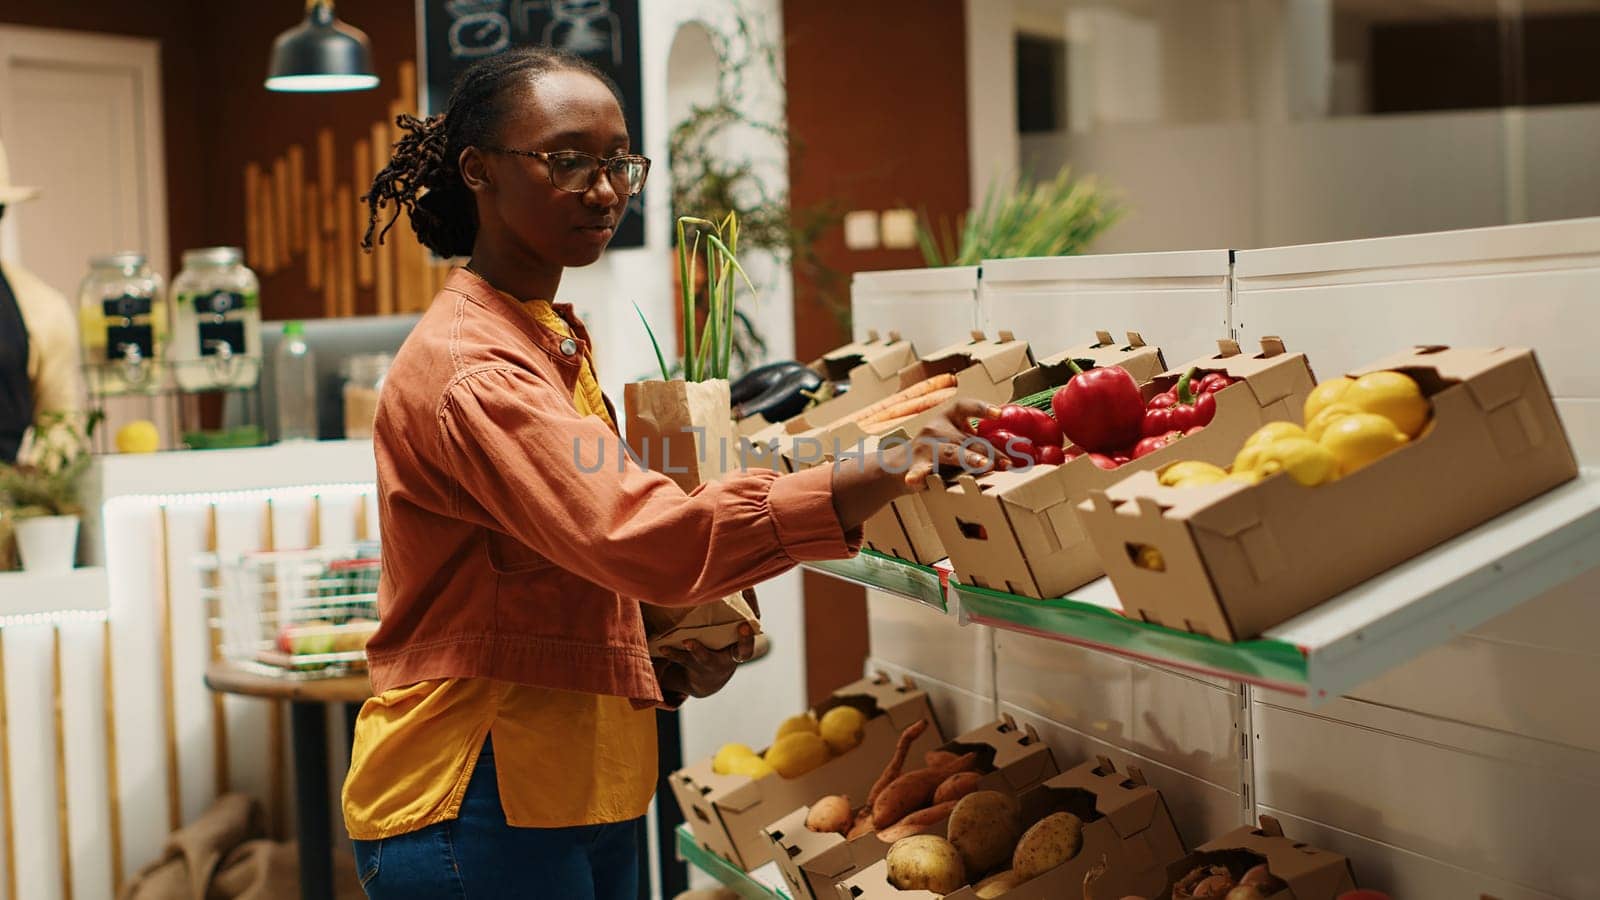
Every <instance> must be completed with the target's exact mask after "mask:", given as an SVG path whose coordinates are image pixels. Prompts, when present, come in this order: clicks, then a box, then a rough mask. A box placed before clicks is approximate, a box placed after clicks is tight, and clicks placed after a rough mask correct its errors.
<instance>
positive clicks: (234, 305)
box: [168, 247, 261, 391]
mask: <svg viewBox="0 0 1600 900" xmlns="http://www.w3.org/2000/svg"><path fill="white" fill-rule="evenodd" d="M172 294H173V300H174V304H173V305H174V309H173V327H172V348H171V352H170V353H169V354H168V362H169V365H170V366H171V367H172V371H173V375H174V377H176V378H177V381H178V384H179V386H180V387H182V388H183V389H184V390H186V391H204V390H215V389H219V388H223V389H228V388H253V387H255V386H256V382H257V380H259V379H260V377H261V286H260V282H259V281H257V279H256V273H254V272H252V271H250V269H249V268H248V267H247V266H245V264H244V251H242V250H240V249H239V248H238V247H204V248H201V249H198V250H188V251H185V252H184V254H183V271H182V272H179V273H178V277H177V278H174V279H173V280H172Z"/></svg>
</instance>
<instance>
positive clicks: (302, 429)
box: [273, 322, 317, 441]
mask: <svg viewBox="0 0 1600 900" xmlns="http://www.w3.org/2000/svg"><path fill="white" fill-rule="evenodd" d="M273 370H274V372H275V373H276V378H275V379H274V382H273V387H274V389H275V390H276V392H277V405H278V409H277V414H278V440H280V441H314V440H316V439H317V371H316V370H317V362H316V357H315V356H313V355H312V353H311V348H310V347H309V346H307V345H306V340H305V326H304V325H303V324H301V323H300V322H285V323H284V326H283V340H282V341H279V342H278V348H277V351H276V353H275V355H274V359H273Z"/></svg>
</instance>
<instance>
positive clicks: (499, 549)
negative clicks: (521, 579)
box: [484, 531, 551, 575]
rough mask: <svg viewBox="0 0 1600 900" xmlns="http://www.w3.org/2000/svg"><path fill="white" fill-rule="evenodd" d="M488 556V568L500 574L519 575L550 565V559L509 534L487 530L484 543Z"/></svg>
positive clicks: (546, 567)
mask: <svg viewBox="0 0 1600 900" xmlns="http://www.w3.org/2000/svg"><path fill="white" fill-rule="evenodd" d="M484 546H485V547H486V551H487V555H488V557H489V568H490V569H491V570H492V571H494V572H496V573H498V574H500V575H520V574H523V573H525V572H536V571H538V570H540V569H548V568H550V567H551V563H550V560H548V559H545V558H544V557H543V556H542V555H540V554H539V552H538V551H536V550H534V549H533V548H531V547H528V546H527V545H525V544H523V543H522V542H521V541H519V540H517V539H516V538H514V537H511V536H510V535H505V534H501V533H499V532H498V531H491V532H489V539H488V540H487V541H486V542H485V543H484Z"/></svg>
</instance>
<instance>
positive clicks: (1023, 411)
mask: <svg viewBox="0 0 1600 900" xmlns="http://www.w3.org/2000/svg"><path fill="white" fill-rule="evenodd" d="M985 426H988V430H989V431H991V432H992V431H994V430H996V429H1003V430H1005V431H1009V432H1011V433H1012V434H1014V435H1017V436H1018V437H1025V438H1027V439H1028V440H1030V441H1033V442H1034V443H1035V444H1038V445H1039V446H1041V447H1042V446H1045V445H1047V444H1053V445H1055V446H1057V447H1059V446H1061V440H1062V435H1061V428H1060V427H1059V426H1058V425H1056V420H1055V419H1052V418H1050V414H1049V413H1047V412H1045V411H1044V410H1042V409H1034V408H1033V407H1031V406H1019V405H1017V404H1015V403H1007V404H1006V405H1005V406H1002V407H1000V415H999V417H998V418H994V419H984V420H983V421H982V422H980V423H979V424H978V436H979V437H987V435H985V434H984V428H985Z"/></svg>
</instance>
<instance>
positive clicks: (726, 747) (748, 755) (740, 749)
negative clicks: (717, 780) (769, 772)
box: [711, 744, 761, 775]
mask: <svg viewBox="0 0 1600 900" xmlns="http://www.w3.org/2000/svg"><path fill="white" fill-rule="evenodd" d="M760 758H761V757H760V756H758V755H757V754H756V752H755V751H754V750H751V749H750V748H749V747H747V746H745V745H744V744H723V745H722V747H721V749H719V750H717V755H716V756H713V757H711V771H713V772H715V773H717V774H718V775H733V774H735V772H734V767H735V766H736V765H737V764H738V762H739V760H741V759H760Z"/></svg>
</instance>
